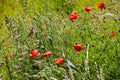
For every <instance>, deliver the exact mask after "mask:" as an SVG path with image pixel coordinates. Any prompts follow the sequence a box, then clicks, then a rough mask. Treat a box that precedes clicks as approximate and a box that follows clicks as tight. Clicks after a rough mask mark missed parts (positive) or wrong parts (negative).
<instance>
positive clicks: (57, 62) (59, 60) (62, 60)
mask: <svg viewBox="0 0 120 80" xmlns="http://www.w3.org/2000/svg"><path fill="white" fill-rule="evenodd" d="M64 62H65V60H64V59H63V58H57V59H55V63H56V64H63V63H64Z"/></svg>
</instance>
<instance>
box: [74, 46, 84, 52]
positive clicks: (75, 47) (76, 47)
mask: <svg viewBox="0 0 120 80" xmlns="http://www.w3.org/2000/svg"><path fill="white" fill-rule="evenodd" d="M73 47H74V49H75V50H76V51H78V52H80V51H81V50H83V45H82V44H74V46H73Z"/></svg>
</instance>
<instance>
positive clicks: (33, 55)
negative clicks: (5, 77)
mask: <svg viewBox="0 0 120 80" xmlns="http://www.w3.org/2000/svg"><path fill="white" fill-rule="evenodd" d="M37 54H38V50H32V51H31V52H30V58H34V57H35V56H36V55H37Z"/></svg>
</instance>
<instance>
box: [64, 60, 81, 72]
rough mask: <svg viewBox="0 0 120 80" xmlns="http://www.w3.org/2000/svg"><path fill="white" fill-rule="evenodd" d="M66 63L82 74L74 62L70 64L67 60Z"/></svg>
mask: <svg viewBox="0 0 120 80" xmlns="http://www.w3.org/2000/svg"><path fill="white" fill-rule="evenodd" d="M66 62H67V64H68V65H69V66H70V67H71V68H72V69H74V70H75V71H77V72H78V73H80V71H79V70H78V69H77V67H76V66H75V65H74V64H73V63H72V62H70V61H69V60H68V59H66Z"/></svg>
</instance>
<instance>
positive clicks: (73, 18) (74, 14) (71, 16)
mask: <svg viewBox="0 0 120 80" xmlns="http://www.w3.org/2000/svg"><path fill="white" fill-rule="evenodd" d="M77 18H78V15H77V13H76V12H74V13H72V14H71V15H70V18H69V19H70V20H71V21H73V20H75V19H77Z"/></svg>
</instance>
